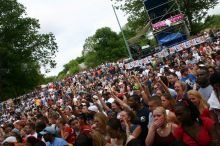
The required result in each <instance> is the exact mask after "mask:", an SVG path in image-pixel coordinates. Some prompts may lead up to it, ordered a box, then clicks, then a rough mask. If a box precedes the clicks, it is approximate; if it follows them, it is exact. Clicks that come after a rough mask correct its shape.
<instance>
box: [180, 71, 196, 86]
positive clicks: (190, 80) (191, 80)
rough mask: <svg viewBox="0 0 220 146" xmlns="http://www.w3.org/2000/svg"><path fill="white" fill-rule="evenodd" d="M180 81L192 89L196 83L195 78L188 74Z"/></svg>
mask: <svg viewBox="0 0 220 146" xmlns="http://www.w3.org/2000/svg"><path fill="white" fill-rule="evenodd" d="M181 81H182V82H185V83H186V84H188V85H189V86H190V87H193V85H194V84H195V83H196V76H194V75H193V74H188V75H187V76H186V77H182V78H181Z"/></svg>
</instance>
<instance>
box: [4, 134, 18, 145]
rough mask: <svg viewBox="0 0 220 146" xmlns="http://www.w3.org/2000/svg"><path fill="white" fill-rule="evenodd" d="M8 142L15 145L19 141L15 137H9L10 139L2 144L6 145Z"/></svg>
mask: <svg viewBox="0 0 220 146" xmlns="http://www.w3.org/2000/svg"><path fill="white" fill-rule="evenodd" d="M6 142H8V143H15V142H17V139H16V137H14V136H9V137H7V138H6V139H5V140H4V141H3V142H2V144H4V143H6Z"/></svg>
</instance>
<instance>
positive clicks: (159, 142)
mask: <svg viewBox="0 0 220 146" xmlns="http://www.w3.org/2000/svg"><path fill="white" fill-rule="evenodd" d="M175 139H176V138H175V137H174V136H173V133H172V125H171V130H170V134H169V135H168V136H166V137H161V136H160V135H159V134H158V133H157V132H155V136H154V142H153V144H152V146H169V145H171V143H172V142H173V141H174V140H175Z"/></svg>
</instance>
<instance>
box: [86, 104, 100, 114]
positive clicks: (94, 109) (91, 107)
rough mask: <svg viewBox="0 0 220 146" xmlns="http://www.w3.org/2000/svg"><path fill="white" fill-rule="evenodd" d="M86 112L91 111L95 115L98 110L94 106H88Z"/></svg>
mask: <svg viewBox="0 0 220 146" xmlns="http://www.w3.org/2000/svg"><path fill="white" fill-rule="evenodd" d="M88 110H89V111H92V112H96V113H97V112H98V111H99V110H98V107H97V106H95V105H92V106H90V107H89V108H88Z"/></svg>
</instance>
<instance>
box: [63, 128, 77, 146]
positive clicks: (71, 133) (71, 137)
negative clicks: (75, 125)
mask: <svg viewBox="0 0 220 146" xmlns="http://www.w3.org/2000/svg"><path fill="white" fill-rule="evenodd" d="M64 132H67V133H69V136H68V137H67V139H66V141H67V142H68V143H69V144H74V143H75V141H76V134H75V132H74V130H73V129H72V128H70V127H65V128H64Z"/></svg>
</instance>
